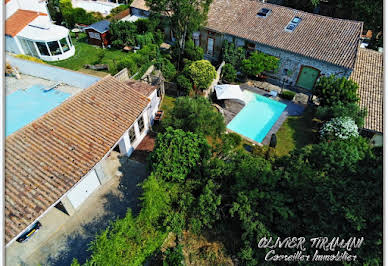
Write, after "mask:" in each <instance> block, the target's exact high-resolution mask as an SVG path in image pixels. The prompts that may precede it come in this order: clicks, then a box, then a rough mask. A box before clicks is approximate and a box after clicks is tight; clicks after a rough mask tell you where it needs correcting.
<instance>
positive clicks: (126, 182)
mask: <svg viewBox="0 0 388 266" xmlns="http://www.w3.org/2000/svg"><path fill="white" fill-rule="evenodd" d="M104 171H105V173H106V174H107V175H108V174H109V175H110V176H112V177H113V178H111V179H110V180H109V181H108V182H107V183H105V184H103V185H102V186H100V187H99V188H98V189H97V190H96V191H95V192H94V193H93V194H92V195H91V196H90V197H89V198H88V199H87V200H86V201H85V202H84V203H83V204H82V205H81V207H80V209H79V210H77V212H76V213H75V214H73V215H72V216H68V215H66V214H64V213H63V212H61V211H59V210H58V209H56V208H52V210H50V211H49V212H48V213H47V215H45V216H44V218H42V219H41V220H40V222H41V223H42V227H41V229H40V230H39V231H38V232H37V233H36V234H35V235H34V236H33V237H32V238H31V239H30V240H28V241H27V242H25V243H18V242H14V243H13V244H11V246H10V247H9V248H7V249H6V265H7V266H8V265H9V266H14V265H15V266H16V265H23V266H24V265H70V264H71V261H72V259H73V258H74V257H75V258H77V259H78V260H79V261H80V262H81V263H83V262H85V260H86V258H88V257H89V256H90V252H89V251H88V250H87V248H88V244H89V243H90V241H91V240H93V239H94V237H95V235H96V233H98V232H100V231H101V230H103V229H105V228H106V226H107V225H108V224H109V221H111V220H114V219H115V218H118V217H124V216H125V213H126V211H127V208H132V210H133V213H134V214H136V213H138V211H139V199H138V197H139V196H140V192H141V189H140V188H139V187H138V186H137V184H138V183H139V182H141V181H142V180H144V178H145V177H146V175H147V174H146V170H145V166H144V165H143V164H141V163H138V162H136V161H133V160H130V159H128V157H125V156H123V157H121V156H120V157H119V156H118V153H116V152H112V155H111V156H110V157H108V158H107V160H106V161H105V165H104ZM121 175H122V176H121ZM120 176H121V177H120Z"/></svg>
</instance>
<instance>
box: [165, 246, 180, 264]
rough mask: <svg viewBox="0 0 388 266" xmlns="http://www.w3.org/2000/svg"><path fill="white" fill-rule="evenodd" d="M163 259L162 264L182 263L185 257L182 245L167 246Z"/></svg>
mask: <svg viewBox="0 0 388 266" xmlns="http://www.w3.org/2000/svg"><path fill="white" fill-rule="evenodd" d="M165 256H166V257H165V259H164V261H163V266H178V265H184V264H183V263H182V262H183V261H184V259H185V257H184V256H183V251H182V245H177V246H176V247H174V248H169V249H167V250H166V252H165Z"/></svg>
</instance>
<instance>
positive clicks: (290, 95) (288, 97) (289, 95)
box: [280, 91, 296, 101]
mask: <svg viewBox="0 0 388 266" xmlns="http://www.w3.org/2000/svg"><path fill="white" fill-rule="evenodd" d="M295 94H296V93H295V92H293V91H283V92H282V93H281V94H280V97H282V98H284V99H286V100H290V101H291V100H292V99H294V96H295Z"/></svg>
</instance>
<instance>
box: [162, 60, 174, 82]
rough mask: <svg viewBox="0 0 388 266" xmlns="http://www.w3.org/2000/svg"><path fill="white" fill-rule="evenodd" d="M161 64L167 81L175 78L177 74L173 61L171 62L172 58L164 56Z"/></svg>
mask: <svg viewBox="0 0 388 266" xmlns="http://www.w3.org/2000/svg"><path fill="white" fill-rule="evenodd" d="M159 64H160V70H161V71H162V74H163V77H164V78H165V79H166V80H167V81H171V80H173V79H174V78H175V75H176V69H175V66H174V64H173V63H171V62H170V60H168V59H166V58H162V59H161V60H160V61H159Z"/></svg>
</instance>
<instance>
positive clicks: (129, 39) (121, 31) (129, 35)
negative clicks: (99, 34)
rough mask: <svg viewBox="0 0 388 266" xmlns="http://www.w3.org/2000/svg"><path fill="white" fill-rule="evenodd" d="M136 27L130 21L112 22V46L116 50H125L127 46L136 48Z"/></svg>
mask: <svg viewBox="0 0 388 266" xmlns="http://www.w3.org/2000/svg"><path fill="white" fill-rule="evenodd" d="M136 30H137V29H136V26H135V24H134V23H132V22H128V21H116V20H114V21H112V22H111V23H110V25H109V32H110V34H111V37H110V38H111V41H112V45H113V46H114V47H116V48H119V49H121V48H123V47H124V46H126V45H130V46H134V45H135V44H136V40H135V36H136Z"/></svg>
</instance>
